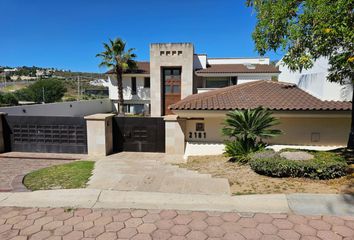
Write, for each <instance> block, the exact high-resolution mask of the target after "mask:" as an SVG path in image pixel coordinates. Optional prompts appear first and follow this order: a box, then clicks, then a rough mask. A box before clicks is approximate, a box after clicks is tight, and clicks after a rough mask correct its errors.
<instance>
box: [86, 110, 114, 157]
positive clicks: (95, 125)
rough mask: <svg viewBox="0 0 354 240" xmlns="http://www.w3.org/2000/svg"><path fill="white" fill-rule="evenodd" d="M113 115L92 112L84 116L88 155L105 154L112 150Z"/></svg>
mask: <svg viewBox="0 0 354 240" xmlns="http://www.w3.org/2000/svg"><path fill="white" fill-rule="evenodd" d="M113 116H115V114H94V115H89V116H86V117H85V119H86V126H87V150H88V154H89V155H95V156H107V155H109V154H111V153H112V152H113V130H112V124H113V122H112V120H113Z"/></svg>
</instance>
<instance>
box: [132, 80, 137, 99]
mask: <svg viewBox="0 0 354 240" xmlns="http://www.w3.org/2000/svg"><path fill="white" fill-rule="evenodd" d="M132 95H136V77H132Z"/></svg>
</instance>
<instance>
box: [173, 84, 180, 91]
mask: <svg viewBox="0 0 354 240" xmlns="http://www.w3.org/2000/svg"><path fill="white" fill-rule="evenodd" d="M180 92H181V86H180V85H173V93H180Z"/></svg>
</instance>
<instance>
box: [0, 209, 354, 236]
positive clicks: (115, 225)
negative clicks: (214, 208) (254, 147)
mask: <svg viewBox="0 0 354 240" xmlns="http://www.w3.org/2000/svg"><path fill="white" fill-rule="evenodd" d="M0 239H1V240H8V239H13V240H41V239H48V240H79V239H85V240H93V239H97V240H114V239H132V240H145V239H156V240H163V239H171V240H182V239H196V240H204V239H210V240H212V239H225V240H227V239H229V240H238V239H268V240H277V239H286V240H287V239H303V240H315V239H326V240H337V239H346V240H349V239H354V218H353V217H346V218H345V217H333V216H322V217H314V216H307V217H305V216H300V215H286V214H238V213H222V212H196V211H174V210H162V211H160V210H139V209H138V210H134V209H120V210H92V209H65V208H10V207H2V208H0Z"/></svg>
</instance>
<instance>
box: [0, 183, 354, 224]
mask: <svg viewBox="0 0 354 240" xmlns="http://www.w3.org/2000/svg"><path fill="white" fill-rule="evenodd" d="M0 206H14V207H70V208H95V209H97V208H98V209H100V208H104V209H119V208H141V209H161V210H163V209H175V210H191V211H224V212H253V213H255V212H263V213H296V214H305V215H338V216H352V217H354V207H353V206H354V196H351V195H337V194H290V195H285V194H269V195H267V194H264V195H242V196H227V195H223V196H216V195H201V194H175V193H156V192H137V191H110V190H97V189H66V190H49V191H35V192H22V193H0Z"/></svg>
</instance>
